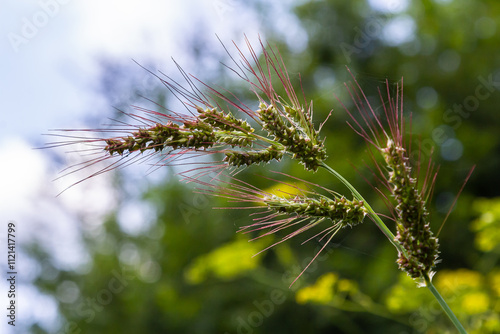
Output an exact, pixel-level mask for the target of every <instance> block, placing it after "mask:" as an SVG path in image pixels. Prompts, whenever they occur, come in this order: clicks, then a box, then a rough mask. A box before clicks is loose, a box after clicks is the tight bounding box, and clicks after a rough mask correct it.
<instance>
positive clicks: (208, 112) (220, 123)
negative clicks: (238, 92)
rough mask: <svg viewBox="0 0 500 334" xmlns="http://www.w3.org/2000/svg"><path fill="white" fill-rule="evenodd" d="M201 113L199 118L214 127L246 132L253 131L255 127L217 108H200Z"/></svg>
mask: <svg viewBox="0 0 500 334" xmlns="http://www.w3.org/2000/svg"><path fill="white" fill-rule="evenodd" d="M198 113H199V114H200V115H199V116H198V118H199V119H200V120H202V121H203V122H205V123H207V124H210V125H211V126H213V127H214V128H218V129H221V130H225V131H234V130H237V131H241V132H244V133H252V132H254V129H253V128H252V127H251V126H250V124H248V122H247V121H244V120H241V119H238V118H236V117H234V116H233V115H232V114H231V113H227V114H224V113H223V112H222V111H218V110H217V108H211V109H210V108H207V109H205V110H203V109H201V108H198Z"/></svg>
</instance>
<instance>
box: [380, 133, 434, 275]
mask: <svg viewBox="0 0 500 334" xmlns="http://www.w3.org/2000/svg"><path fill="white" fill-rule="evenodd" d="M382 153H383V155H384V158H385V161H386V163H387V166H388V167H389V169H390V172H389V183H390V184H391V187H392V194H393V196H394V198H395V200H396V202H397V206H396V214H397V219H396V226H397V235H396V241H397V242H399V243H400V244H401V245H402V246H403V248H404V249H405V250H406V251H407V253H408V258H406V257H405V256H404V255H403V254H399V259H398V264H399V268H400V269H401V270H403V271H405V272H406V273H408V275H410V276H411V277H412V278H422V277H423V276H424V274H429V272H430V271H431V270H432V268H433V267H434V266H435V264H436V260H437V258H438V253H439V251H438V248H439V244H438V240H437V238H436V237H434V236H433V233H432V231H431V229H430V225H429V222H428V212H427V210H426V208H425V201H424V200H423V199H422V194H421V193H419V191H418V189H417V186H416V180H415V179H414V178H411V177H410V175H411V167H410V166H409V162H408V158H407V157H406V156H405V149H404V148H402V147H400V146H397V145H395V144H394V142H393V141H392V140H389V142H388V144H387V147H386V148H384V149H383V150H382Z"/></svg>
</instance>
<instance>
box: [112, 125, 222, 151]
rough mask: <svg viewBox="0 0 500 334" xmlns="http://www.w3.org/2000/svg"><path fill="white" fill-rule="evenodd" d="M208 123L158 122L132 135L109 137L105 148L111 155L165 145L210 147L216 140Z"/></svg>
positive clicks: (158, 147)
mask: <svg viewBox="0 0 500 334" xmlns="http://www.w3.org/2000/svg"><path fill="white" fill-rule="evenodd" d="M207 125H208V124H206V123H202V122H198V123H185V124H184V125H183V126H180V125H178V124H175V123H172V122H168V123H167V124H160V123H157V124H156V125H155V126H152V127H149V128H143V129H139V131H137V132H133V133H132V135H130V136H127V137H122V138H119V139H107V140H106V144H107V145H106V147H105V148H104V150H105V151H107V152H108V153H109V154H110V155H113V154H115V153H116V154H118V155H124V154H126V153H132V152H136V151H140V152H144V151H146V150H151V149H153V150H155V151H157V152H158V151H161V150H163V149H164V148H165V147H172V148H173V149H177V148H180V147H189V148H195V149H201V148H209V147H212V146H213V145H214V143H215V142H216V137H215V135H214V132H213V130H212V127H211V126H210V125H208V126H207Z"/></svg>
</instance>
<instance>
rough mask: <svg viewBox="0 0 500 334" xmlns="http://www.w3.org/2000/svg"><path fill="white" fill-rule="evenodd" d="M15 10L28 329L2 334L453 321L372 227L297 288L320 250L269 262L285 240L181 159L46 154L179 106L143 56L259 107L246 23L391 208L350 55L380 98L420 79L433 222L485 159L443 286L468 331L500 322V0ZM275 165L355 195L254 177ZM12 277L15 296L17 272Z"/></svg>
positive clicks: (250, 176)
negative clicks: (193, 174)
mask: <svg viewBox="0 0 500 334" xmlns="http://www.w3.org/2000/svg"><path fill="white" fill-rule="evenodd" d="M0 22H1V29H2V33H1V35H2V39H1V42H0V54H1V56H2V65H1V67H0V71H1V80H0V97H1V101H2V105H1V107H0V110H1V114H0V120H1V121H0V124H2V128H1V129H2V131H1V132H0V169H1V173H0V189H1V191H0V199H1V200H0V221H1V222H2V226H4V227H3V228H2V229H1V231H0V234H1V235H0V237H1V238H2V241H1V245H2V248H3V249H5V248H6V246H3V245H5V240H6V225H7V223H8V222H12V221H13V222H15V223H16V226H17V232H16V238H17V246H18V247H17V252H18V259H17V266H18V272H19V276H18V277H19V281H18V286H17V288H18V297H17V303H18V306H19V309H18V318H17V321H16V328H15V330H13V328H12V327H11V326H8V325H7V323H6V322H7V321H6V320H5V316H3V318H4V319H3V320H2V321H1V324H0V326H1V331H2V333H137V332H146V333H245V334H250V333H454V329H453V328H452V327H451V324H450V322H449V321H448V319H447V318H446V317H445V315H444V314H443V313H442V312H441V310H440V309H439V307H438V306H437V304H436V302H435V301H433V298H432V296H431V295H430V293H429V292H428V291H427V290H426V289H419V288H417V287H416V285H415V283H414V282H413V281H411V280H409V279H408V278H406V277H405V275H404V274H402V273H400V272H399V271H398V269H397V266H396V264H395V259H396V255H397V254H396V252H395V250H394V248H393V247H392V246H391V245H390V244H389V243H388V242H387V240H385V237H384V236H383V235H382V233H380V232H379V231H378V230H377V229H376V227H375V226H374V225H373V224H371V223H369V222H367V223H365V224H363V225H361V226H359V227H356V228H355V229H352V230H345V231H341V233H339V234H338V235H337V236H336V238H335V239H334V240H333V241H332V243H331V245H330V246H329V247H328V248H327V249H326V250H325V252H324V253H323V254H322V256H321V257H320V258H319V259H318V260H317V261H316V262H315V264H314V265H313V266H311V267H310V269H309V270H308V271H307V272H306V274H305V275H303V276H302V277H301V279H300V280H299V281H298V282H297V283H296V284H295V285H294V286H293V287H292V288H289V285H290V283H291V281H292V280H293V279H294V278H295V277H296V276H297V274H298V273H299V272H300V271H301V269H302V268H303V267H304V266H305V265H306V264H307V263H308V262H309V260H310V259H311V257H312V256H313V255H314V254H315V252H316V251H317V250H318V247H319V246H320V244H319V243H318V242H317V241H315V240H312V241H310V242H308V243H306V244H304V245H302V244H301V242H302V241H303V240H305V238H303V239H300V238H297V240H291V242H287V243H283V244H280V245H279V246H277V247H274V248H273V249H271V250H269V251H267V252H265V253H263V254H261V255H259V256H256V257H252V255H253V254H255V253H257V252H258V251H260V250H261V249H263V248H265V247H266V246H268V245H270V244H271V243H273V242H276V241H278V240H279V238H280V237H281V236H280V235H276V236H275V237H274V238H273V237H269V238H263V239H259V241H254V242H248V240H249V238H250V237H251V236H250V235H247V234H237V233H236V231H237V230H238V228H239V227H240V226H244V225H247V224H248V223H249V222H250V221H251V218H250V217H249V216H248V212H247V211H245V210H227V211H226V210H213V209H212V207H217V206H224V205H226V204H225V202H224V201H222V200H219V199H214V198H211V197H208V196H206V195H202V194H199V193H195V192H193V186H192V185H190V184H186V183H183V182H180V181H179V177H177V176H176V175H175V174H176V172H179V169H178V168H177V169H176V168H167V167H165V168H161V169H155V170H153V171H152V170H151V168H150V166H148V165H147V164H136V165H133V166H130V167H128V168H126V169H123V170H117V171H114V172H111V173H107V174H104V175H100V176H98V177H95V178H92V179H90V180H87V181H85V182H83V183H80V184H78V185H76V186H74V187H70V188H69V189H68V186H70V185H71V184H73V183H74V182H77V181H78V180H80V179H82V178H83V177H84V176H85V173H83V174H79V173H76V174H70V175H67V176H64V177H62V178H61V179H58V180H55V181H54V179H56V178H58V177H59V176H60V175H61V173H60V172H61V171H62V170H63V169H64V168H65V167H68V166H70V165H72V164H75V163H78V162H80V161H82V159H85V157H83V156H82V155H81V154H78V153H75V154H68V153H67V152H66V151H67V150H65V149H64V148H61V149H43V150H38V149H36V148H38V147H43V146H45V145H47V143H50V142H51V141H54V140H57V138H53V137H51V136H44V135H43V134H51V133H52V134H53V132H51V131H50V130H51V129H61V128H69V129H75V128H95V127H103V126H104V127H105V126H106V124H110V123H111V122H112V121H110V119H111V118H116V117H118V116H117V111H116V110H117V109H120V110H123V111H132V109H131V106H132V105H137V106H141V107H142V106H143V107H147V108H153V107H154V105H153V104H152V103H151V102H150V101H148V100H147V99H150V100H153V101H157V102H158V103H159V104H162V105H165V106H167V107H170V108H173V109H175V108H177V107H179V104H178V102H177V101H176V100H175V98H174V97H172V96H171V94H169V92H168V90H167V89H166V88H165V87H164V86H162V85H161V82H160V81H159V80H158V79H157V78H156V77H155V76H154V75H152V74H151V73H149V72H148V71H146V70H144V68H142V67H141V66H143V67H145V68H146V69H148V70H150V71H151V72H153V73H155V74H158V75H163V74H166V75H169V76H171V77H172V78H174V79H177V78H181V77H180V75H179V72H178V71H177V67H176V65H175V63H174V62H173V61H172V58H174V59H175V60H176V62H177V63H179V65H181V66H182V67H183V68H184V70H185V71H186V72H188V73H193V74H195V75H196V76H197V77H198V78H200V79H202V80H204V81H206V82H208V83H211V84H215V85H220V86H221V87H224V88H226V89H230V90H233V91H234V92H235V93H236V94H238V96H240V97H241V99H242V100H243V101H250V100H251V98H252V96H251V94H250V93H249V91H248V89H247V87H246V86H244V85H243V83H242V81H241V80H239V78H238V77H237V76H236V75H235V74H234V73H233V72H231V71H230V70H228V69H227V68H226V67H224V66H223V65H222V64H221V62H222V63H230V61H231V60H230V59H229V58H228V55H227V53H226V51H225V50H224V47H223V46H222V45H221V43H220V41H219V39H220V40H221V41H222V42H223V43H224V45H226V46H228V48H229V50H230V52H232V54H236V50H235V49H234V48H233V47H232V41H235V42H236V43H237V44H238V45H242V46H243V45H244V42H243V41H244V35H245V34H246V35H247V37H248V38H249V40H250V41H251V42H252V43H254V45H256V43H257V41H258V38H259V36H260V38H262V39H263V40H264V41H267V42H269V43H271V44H272V45H276V47H277V48H278V49H279V50H280V52H281V55H282V57H283V59H284V62H285V63H286V65H287V67H288V70H289V73H290V76H291V80H292V81H293V82H294V83H295V84H297V87H298V85H299V74H300V78H301V80H302V87H303V90H304V92H305V95H306V96H307V98H308V99H310V100H313V101H314V110H315V120H316V124H319V123H320V122H322V121H323V120H324V119H325V118H326V116H327V115H328V113H329V112H330V110H332V109H333V114H332V116H331V117H330V119H329V120H328V122H327V123H326V124H325V126H324V128H323V131H322V134H323V136H325V137H326V138H327V141H326V142H327V146H328V152H329V160H328V163H329V164H330V165H331V166H333V167H334V168H335V169H336V170H337V171H339V172H340V173H341V174H343V175H344V176H345V177H346V178H348V179H349V180H351V181H352V183H353V184H355V186H356V187H359V189H360V191H361V193H362V194H364V196H365V197H366V198H367V199H368V200H369V201H371V202H372V203H373V205H374V206H376V207H377V209H376V210H377V211H380V212H386V209H385V207H384V205H383V203H382V201H380V199H378V197H377V194H376V192H374V191H373V189H372V188H371V187H370V186H369V185H368V184H367V183H366V182H365V177H366V178H370V172H369V168H368V167H367V166H366V164H368V165H369V163H370V159H369V157H368V156H367V154H366V147H365V145H364V144H363V142H362V140H361V138H359V137H358V136H357V135H356V134H355V133H354V132H353V131H352V130H351V129H350V128H349V126H347V125H346V121H347V120H348V116H347V115H346V113H345V111H343V109H342V108H341V106H340V105H339V103H338V101H337V99H336V97H335V96H338V97H339V99H340V100H341V101H343V102H344V103H345V104H346V105H347V106H352V103H350V102H349V100H350V98H349V96H348V95H347V94H346V91H345V88H344V86H343V83H344V82H345V81H349V80H352V79H351V78H350V77H349V74H348V72H347V70H346V65H347V66H349V68H350V69H351V70H352V72H353V73H354V74H355V75H356V78H357V80H358V81H359V82H360V84H361V85H362V86H363V89H364V90H365V92H366V93H367V95H368V96H369V98H370V99H371V100H372V101H373V103H374V106H375V107H377V108H380V106H381V103H380V102H379V100H378V97H377V89H379V88H382V89H384V87H385V83H386V80H388V82H389V85H390V87H391V89H393V90H395V85H396V83H397V82H399V81H400V80H401V77H404V107H405V112H406V113H407V115H409V114H410V113H411V114H412V125H413V133H414V135H415V138H417V142H420V143H422V147H424V149H427V148H428V147H430V146H431V145H432V146H435V150H434V153H433V158H434V160H435V161H436V162H437V163H438V164H439V165H440V166H441V167H440V172H439V177H438V179H437V181H436V188H435V192H434V196H433V199H432V201H430V202H429V207H430V209H431V212H432V228H433V230H434V231H437V230H438V229H439V228H440V225H441V222H442V221H443V219H444V217H445V216H446V214H447V212H448V211H449V209H450V206H451V205H452V202H453V199H454V198H455V196H456V195H457V193H458V192H459V190H460V188H461V185H462V183H463V181H464V179H465V178H466V176H467V174H468V172H469V171H470V169H471V168H472V166H474V165H475V166H476V169H475V171H474V173H473V174H472V177H471V178H470V180H469V182H468V183H467V186H466V187H465V189H464V191H463V192H462V194H461V196H460V199H459V200H458V202H457V205H456V206H455V208H454V210H453V211H452V212H451V215H450V217H449V219H448V221H447V223H446V225H445V226H444V228H443V230H442V232H441V233H440V243H441V259H442V261H441V263H440V264H439V265H438V267H437V274H436V275H435V277H434V282H435V284H436V286H437V287H438V289H439V290H440V291H441V292H442V294H443V295H444V297H445V299H446V300H447V301H449V304H450V305H451V307H452V309H453V310H454V311H455V312H456V314H457V316H458V317H459V319H460V320H461V321H462V323H463V324H464V326H465V327H466V328H467V329H468V330H469V332H470V333H498V332H500V316H499V314H498V313H499V311H500V304H499V299H498V297H499V296H500V270H499V268H498V259H499V255H500V247H499V246H498V244H499V241H500V232H499V231H500V190H499V189H500V180H499V178H500V176H499V173H498V169H499V167H500V159H499V158H500V135H499V134H500V127H499V125H500V112H499V110H498V108H499V107H498V106H499V105H500V57H499V56H498V45H499V44H500V4H499V3H498V2H497V1H467V0H435V1H410V0H406V1H405V0H395V1H382V0H370V1H361V0H355V1H291V0H290V1H282V2H270V1H249V2H246V1H240V0H211V1H201V0H199V1H195V0H188V1H154V0H147V1H141V2H138V1H114V0H113V1H111V0H110V1H100V2H98V1H80V0H71V1H69V0H64V1H63V0H40V1H23V2H19V1H12V0H1V1H0ZM217 36H218V37H217ZM137 63H139V64H140V65H141V66H139V65H138V64H137ZM162 73H163V74H162ZM145 98H147V99H145ZM378 110H379V109H378ZM424 151H425V150H424ZM426 152H429V149H427V151H426ZM353 166H355V167H356V168H353ZM271 169H273V170H278V171H282V172H285V173H289V174H292V175H294V176H297V177H300V178H303V179H305V180H307V181H310V182H314V183H318V184H321V185H322V186H325V187H329V188H332V189H334V190H336V191H339V192H344V193H346V191H345V189H344V188H342V186H341V185H340V184H339V183H338V182H336V181H335V180H333V179H332V177H331V176H330V175H329V174H327V173H326V172H325V171H319V172H317V173H315V174H311V173H307V172H305V171H304V169H303V167H302V166H300V165H298V164H297V163H295V162H291V161H289V160H284V161H283V162H281V163H280V164H271V165H269V166H261V167H252V168H248V169H246V170H244V171H242V172H241V173H240V174H238V176H239V177H240V178H242V179H244V180H246V181H250V182H252V183H255V184H256V185H258V186H259V187H262V188H264V189H267V188H270V187H273V184H272V182H270V181H269V180H266V179H264V178H258V177H256V176H255V175H257V174H258V175H264V176H266V175H272V176H274V177H276V174H274V175H273V174H269V170H271ZM356 170H357V171H356ZM65 189H66V191H64V192H63V193H62V194H60V193H61V191H63V190H65ZM389 223H390V222H389ZM5 254H6V251H5V253H4V255H5ZM6 257H7V256H6V255H5V256H3V258H6ZM5 265H6V260H3V262H2V268H5ZM5 272H6V269H5V270H4V269H2V275H4V274H5ZM2 277H3V276H2ZM0 289H1V290H2V292H1V295H2V301H3V304H2V305H7V304H6V303H7V298H6V296H5V295H6V293H4V292H6V291H7V285H6V284H5V280H3V279H2V283H1V284H0Z"/></svg>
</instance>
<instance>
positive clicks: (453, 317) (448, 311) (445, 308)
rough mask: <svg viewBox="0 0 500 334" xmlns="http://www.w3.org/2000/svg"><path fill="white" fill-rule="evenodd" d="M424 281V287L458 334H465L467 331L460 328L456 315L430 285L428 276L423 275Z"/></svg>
mask: <svg viewBox="0 0 500 334" xmlns="http://www.w3.org/2000/svg"><path fill="white" fill-rule="evenodd" d="M424 279H425V285H426V286H427V288H428V289H429V290H430V291H431V293H432V294H433V295H434V297H435V298H436V300H437V301H438V303H439V305H441V308H442V309H443V311H444V313H446V315H447V316H448V317H449V318H450V320H451V322H452V323H453V325H455V327H456V328H457V330H458V332H459V333H461V334H467V331H466V330H465V328H464V326H462V324H461V323H460V321H459V320H458V318H457V317H456V315H455V314H454V313H453V311H452V310H451V308H450V307H449V306H448V304H447V303H446V302H445V300H444V299H443V297H442V296H441V295H440V294H439V292H438V291H437V290H436V288H435V287H434V285H433V284H432V282H431V280H430V278H429V276H428V275H425V276H424Z"/></svg>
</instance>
